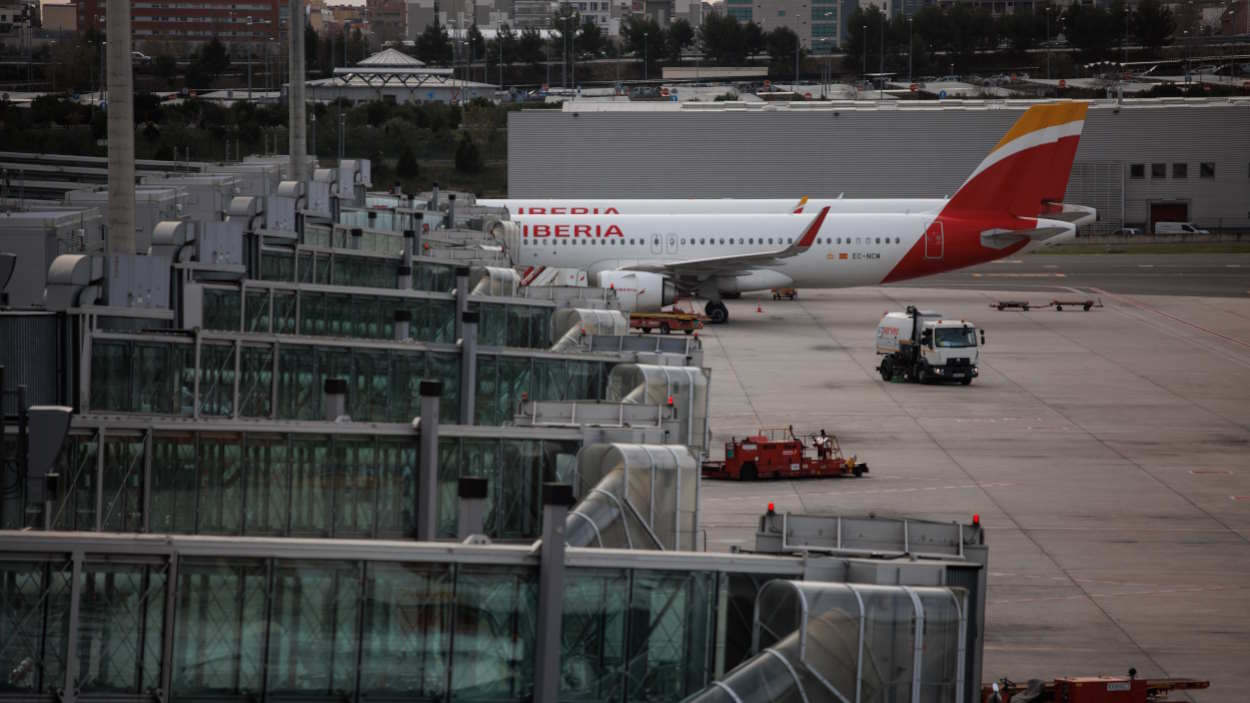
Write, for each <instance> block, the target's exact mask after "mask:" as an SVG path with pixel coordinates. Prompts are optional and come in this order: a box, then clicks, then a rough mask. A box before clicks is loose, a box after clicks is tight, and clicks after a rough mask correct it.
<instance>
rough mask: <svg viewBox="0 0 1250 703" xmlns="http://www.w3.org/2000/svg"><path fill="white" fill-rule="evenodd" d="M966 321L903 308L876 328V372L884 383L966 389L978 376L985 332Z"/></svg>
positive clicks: (913, 307)
mask: <svg viewBox="0 0 1250 703" xmlns="http://www.w3.org/2000/svg"><path fill="white" fill-rule="evenodd" d="M977 332H978V330H977V328H976V325H973V324H972V323H971V322H968V321H967V320H951V319H947V318H945V317H943V316H942V314H941V313H938V312H933V311H931V310H917V309H916V308H915V306H912V305H909V306H907V311H906V312H889V313H886V315H885V317H883V318H881V322H880V323H878V324H877V354H878V355H879V356H880V357H881V364H880V365H879V366H878V367H877V371H878V372H880V373H881V378H882V380H884V381H892V380H894V379H895V378H896V377H900V376H901V377H902V378H903V379H904V380H907V381H916V382H919V383H931V382H935V381H959V382H960V383H962V384H964V385H965V386H966V385H969V384H971V383H972V379H974V378H976V377H977V374H978V373H979V371H978V369H977V362H978V361H980V351H981V347H982V346H984V345H985V330H981V331H980V343H978V340H977Z"/></svg>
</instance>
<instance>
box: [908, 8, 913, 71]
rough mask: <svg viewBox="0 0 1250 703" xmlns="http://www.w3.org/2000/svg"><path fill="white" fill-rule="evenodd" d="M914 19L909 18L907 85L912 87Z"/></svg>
mask: <svg viewBox="0 0 1250 703" xmlns="http://www.w3.org/2000/svg"><path fill="white" fill-rule="evenodd" d="M912 19H913V18H911V17H908V18H907V83H908V85H910V84H911V82H912V78H911V45H912V42H913V40H912V34H911V32H912Z"/></svg>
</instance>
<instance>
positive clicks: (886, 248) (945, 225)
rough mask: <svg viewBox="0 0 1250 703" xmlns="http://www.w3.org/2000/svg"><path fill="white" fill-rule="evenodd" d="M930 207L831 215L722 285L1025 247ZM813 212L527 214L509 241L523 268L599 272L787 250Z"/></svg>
mask: <svg viewBox="0 0 1250 703" xmlns="http://www.w3.org/2000/svg"><path fill="white" fill-rule="evenodd" d="M938 219H939V218H938V215H937V214H936V213H932V212H926V213H922V214H841V215H838V214H832V213H831V214H829V215H828V216H827V217H826V218H825V220H824V223H823V224H822V226H821V228H820V230H819V232H818V233H817V235H816V238H815V240H814V241H813V242H812V245H811V246H810V248H809V249H807V250H806V251H804V252H802V253H799V254H796V255H794V256H790V257H786V258H778V259H774V260H771V261H769V262H766V263H762V264H760V265H756V266H749V267H746V268H744V269H743V270H740V271H736V272H732V273H726V274H723V275H718V276H716V279H717V281H718V284H719V286H718V287H719V289H720V290H722V291H734V290H737V291H751V290H766V289H769V288H777V287H784V286H798V287H803V288H842V287H849V286H863V285H875V284H878V283H883V282H889V281H891V280H903V279H906V278H913V277H917V276H925V275H931V274H934V273H941V272H942V271H946V270H950V269H953V268H959V267H962V266H969V265H973V264H978V263H983V262H985V261H990V260H992V259H995V258H999V257H1001V256H1005V255H1008V254H1011V253H1014V252H1016V251H1019V249H1021V248H1023V246H1024V245H1025V244H1026V243H1025V242H1022V243H1020V244H1018V245H1012V246H1009V247H1006V248H1002V249H991V248H986V247H981V246H979V245H977V246H975V247H970V246H967V245H966V242H967V237H966V236H965V237H962V238H961V240H962V243H960V242H957V241H956V240H954V239H952V238H951V237H950V236H949V235H950V234H952V233H948V232H947V231H946V230H947V229H949V228H951V227H952V226H953V227H956V228H959V229H961V230H965V229H968V228H976V227H979V226H982V225H984V226H985V227H986V228H989V227H991V226H992V225H993V223H978V222H938ZM812 220H813V217H812V216H811V215H749V214H743V215H703V216H670V215H634V216H627V215H620V216H614V215H601V216H593V217H587V216H544V217H542V218H541V219H530V218H522V219H520V220H519V228H520V230H521V231H520V234H519V236H518V237H517V238H516V241H515V242H511V243H509V248H510V250H511V251H512V253H513V258H514V261H515V263H516V264H517V265H518V266H523V267H529V266H547V267H558V268H577V269H583V270H586V271H587V272H590V273H592V274H593V273H598V272H603V271H616V270H622V269H631V268H638V267H649V266H660V265H666V264H673V263H675V262H698V261H702V260H706V259H714V258H716V257H726V256H740V255H747V254H763V253H767V252H776V251H778V250H782V249H785V248H786V247H787V246H788V245H790V244H792V243H793V242H794V241H795V239H796V238H797V237H799V236H800V235H801V233H802V232H803V230H804V229H805V228H806V227H807V226H808V225H810V224H811V222H812Z"/></svg>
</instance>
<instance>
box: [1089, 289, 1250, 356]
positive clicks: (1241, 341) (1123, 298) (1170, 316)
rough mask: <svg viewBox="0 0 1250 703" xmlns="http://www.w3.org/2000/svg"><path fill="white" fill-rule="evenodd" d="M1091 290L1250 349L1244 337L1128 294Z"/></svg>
mask: <svg viewBox="0 0 1250 703" xmlns="http://www.w3.org/2000/svg"><path fill="white" fill-rule="evenodd" d="M1090 290H1092V291H1094V292H1095V293H1097V294H1099V295H1105V296H1107V297H1108V298H1111V299H1112V300H1119V301H1120V302H1122V303H1127V304H1129V305H1132V306H1133V307H1135V308H1140V309H1142V310H1145V311H1146V312H1153V313H1155V314H1156V315H1162V316H1163V317H1166V318H1168V319H1170V320H1175V321H1176V322H1179V323H1181V324H1182V325H1186V326H1189V327H1192V328H1194V329H1196V330H1198V331H1199V332H1205V333H1207V334H1209V335H1211V336H1212V337H1219V338H1220V339H1222V340H1224V341H1226V342H1232V343H1233V344H1237V345H1240V346H1243V347H1245V348H1246V349H1250V342H1247V341H1246V340H1244V339H1238V338H1236V337H1230V336H1228V335H1226V334H1223V333H1221V332H1216V331H1215V330H1213V329H1208V328H1206V327H1203V326H1202V325H1195V324H1194V323H1192V322H1190V321H1189V320H1186V319H1184V318H1180V317H1177V316H1176V315H1173V314H1171V313H1167V312H1164V311H1162V310H1159V309H1158V308H1152V307H1150V306H1149V305H1146V304H1145V303H1139V302H1137V301H1136V300H1133V299H1132V298H1129V297H1127V296H1121V295H1116V294H1115V293H1108V292H1107V291H1105V290H1103V289H1101V288H1090Z"/></svg>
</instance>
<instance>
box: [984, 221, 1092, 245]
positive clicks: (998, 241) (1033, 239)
mask: <svg viewBox="0 0 1250 703" xmlns="http://www.w3.org/2000/svg"><path fill="white" fill-rule="evenodd" d="M1074 236H1076V224H1074V223H1072V222H1063V221H1061V220H1057V219H1039V220H1038V221H1037V226H1036V227H1033V228H1032V229H997V228H996V229H987V230H985V231H984V232H982V233H981V245H982V246H984V247H987V248H989V249H1006V248H1007V247H1010V246H1012V245H1014V244H1019V243H1020V242H1029V243H1030V244H1031V245H1033V244H1051V243H1056V242H1058V241H1061V240H1066V239H1071V238H1072V237H1074Z"/></svg>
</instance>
